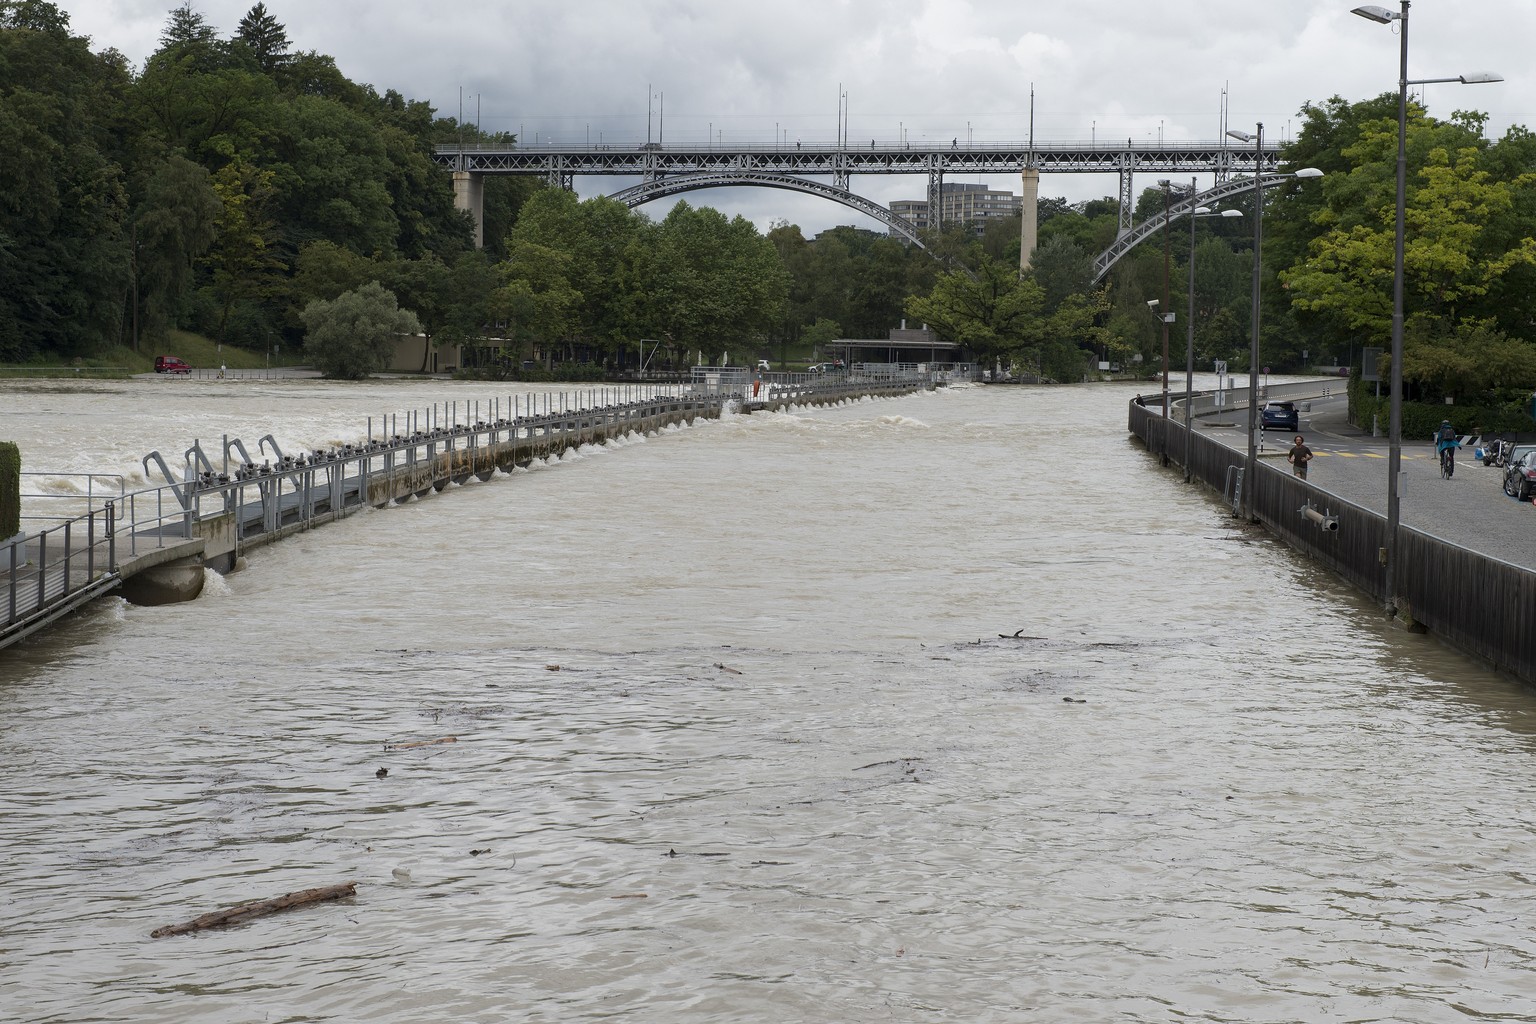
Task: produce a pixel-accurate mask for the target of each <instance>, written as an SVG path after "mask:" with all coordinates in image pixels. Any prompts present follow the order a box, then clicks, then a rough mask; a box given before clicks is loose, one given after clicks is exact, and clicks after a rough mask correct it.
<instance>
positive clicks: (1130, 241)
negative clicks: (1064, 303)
mask: <svg viewBox="0 0 1536 1024" xmlns="http://www.w3.org/2000/svg"><path fill="white" fill-rule="evenodd" d="M1295 177H1296V175H1294V174H1282V173H1273V174H1261V175H1260V176H1259V180H1258V187H1259V188H1261V189H1265V188H1274V187H1275V186H1276V185H1283V184H1285V183H1286V182H1287V181H1291V180H1293V179H1294V178H1295ZM1253 190H1254V180H1253V179H1252V178H1234V179H1233V180H1231V181H1225V182H1222V183H1221V184H1220V185H1217V186H1216V187H1214V188H1208V189H1206V190H1205V191H1204V192H1196V193H1195V194H1194V195H1188V194H1185V195H1184V197H1183V198H1182V199H1180V200H1179V201H1178V202H1176V203H1172V204H1170V205H1169V207H1168V213H1167V216H1166V217H1164V216H1155V217H1149V218H1147V219H1146V220H1144V221H1142V222H1141V223H1140V224H1138V225H1136V226H1135V227H1134V228H1132V229H1131V230H1130V231H1127V232H1126V233H1125V234H1123V235H1121V236H1120V237H1119V238H1117V239H1115V240H1114V242H1113V243H1111V244H1110V246H1109V248H1107V249H1105V250H1104V251H1103V252H1101V253H1100V254H1099V255H1098V256H1097V257H1096V258H1095V259H1094V261H1093V280H1094V283H1098V282H1099V281H1102V280H1104V275H1105V274H1108V273H1109V271H1110V268H1111V267H1113V266H1114V265H1115V264H1116V263H1119V262H1120V259H1121V258H1122V257H1123V256H1125V254H1126V253H1128V252H1130V251H1131V250H1132V249H1134V248H1136V246H1138V245H1140V244H1141V243H1142V242H1144V241H1146V240H1147V239H1148V238H1150V237H1151V236H1153V235H1155V234H1157V233H1158V232H1159V231H1162V230H1163V228H1164V227H1165V226H1167V225H1168V224H1169V223H1172V222H1173V221H1176V220H1181V219H1183V218H1184V217H1188V216H1190V215H1191V214H1192V213H1193V212H1194V211H1195V210H1196V209H1197V208H1198V207H1201V206H1204V205H1205V204H1206V203H1213V202H1217V201H1218V200H1222V199H1231V198H1232V197H1234V196H1241V195H1244V194H1246V193H1250V192H1252V191H1253Z"/></svg>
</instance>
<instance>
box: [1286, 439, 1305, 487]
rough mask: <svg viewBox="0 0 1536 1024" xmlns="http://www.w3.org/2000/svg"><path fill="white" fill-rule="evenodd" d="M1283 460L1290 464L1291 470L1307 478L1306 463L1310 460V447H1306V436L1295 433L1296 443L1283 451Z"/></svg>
mask: <svg viewBox="0 0 1536 1024" xmlns="http://www.w3.org/2000/svg"><path fill="white" fill-rule="evenodd" d="M1285 460H1286V461H1287V462H1289V463H1290V464H1291V472H1292V473H1295V474H1296V475H1297V476H1299V477H1301V478H1302V479H1303V480H1305V479H1306V478H1307V463H1309V462H1311V461H1312V449H1311V448H1308V447H1307V441H1306V438H1304V437H1302V436H1301V435H1300V434H1297V435H1296V443H1295V444H1293V445H1291V450H1290V451H1288V452H1286V453H1285Z"/></svg>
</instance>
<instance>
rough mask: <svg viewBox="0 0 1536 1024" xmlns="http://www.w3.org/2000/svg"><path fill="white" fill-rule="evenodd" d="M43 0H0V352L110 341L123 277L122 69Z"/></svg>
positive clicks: (115, 335) (118, 325)
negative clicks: (95, 51) (76, 33)
mask: <svg viewBox="0 0 1536 1024" xmlns="http://www.w3.org/2000/svg"><path fill="white" fill-rule="evenodd" d="M88 42H89V41H88V40H86V39H83V38H79V37H74V36H71V35H69V32H68V18H67V16H65V15H64V14H62V13H61V12H60V11H59V10H58V9H57V8H56V7H54V6H53V5H51V4H46V3H38V2H24V3H14V2H13V3H0V182H3V183H4V188H3V189H0V358H3V359H25V358H28V357H29V356H32V355H35V354H37V353H39V352H50V353H54V354H56V355H61V356H69V355H85V354H89V353H91V352H94V351H97V350H99V349H100V348H102V347H104V346H107V345H110V344H113V343H115V342H117V341H118V340H119V339H120V337H121V332H122V328H123V312H124V310H125V309H126V308H127V303H126V299H127V296H128V292H129V286H130V283H131V281H130V247H129V243H128V237H127V233H126V231H125V224H126V221H127V219H128V204H129V199H128V191H127V187H126V182H125V180H124V174H123V170H122V159H123V151H122V130H121V129H122V103H121V96H122V95H123V94H124V93H125V92H126V91H127V89H128V77H127V71H126V68H125V67H124V65H123V64H122V62H121V59H120V57H119V56H118V55H115V54H111V53H109V54H104V55H100V56H98V55H95V54H92V53H91V52H90V50H89V48H88V45H87V44H88Z"/></svg>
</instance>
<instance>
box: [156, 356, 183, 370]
mask: <svg viewBox="0 0 1536 1024" xmlns="http://www.w3.org/2000/svg"><path fill="white" fill-rule="evenodd" d="M155 372H156V373H191V372H192V367H191V366H189V365H187V364H186V363H185V362H183V361H182V360H181V359H178V358H177V357H176V356H155Z"/></svg>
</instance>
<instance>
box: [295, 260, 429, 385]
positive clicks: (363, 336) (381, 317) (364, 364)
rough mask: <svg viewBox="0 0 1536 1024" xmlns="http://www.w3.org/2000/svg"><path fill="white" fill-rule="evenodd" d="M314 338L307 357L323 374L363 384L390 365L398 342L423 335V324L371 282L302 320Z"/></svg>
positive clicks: (309, 309)
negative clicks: (358, 381)
mask: <svg viewBox="0 0 1536 1024" xmlns="http://www.w3.org/2000/svg"><path fill="white" fill-rule="evenodd" d="M300 318H301V319H302V320H303V321H304V326H305V328H306V329H307V330H308V333H307V334H306V335H305V336H304V354H305V355H306V356H308V357H309V361H310V362H311V363H313V364H314V366H315V368H316V369H318V370H319V371H320V372H321V373H322V374H324V375H325V376H327V377H333V378H339V379H341V380H362V379H363V378H364V377H367V376H369V375H370V374H374V373H377V372H378V371H379V370H382V369H383V368H384V367H385V366H387V365H388V364H389V360H390V357H391V356H392V355H393V354H394V351H395V339H396V338H397V337H399V336H400V335H402V334H419V333H421V322H420V321H419V320H417V319H416V314H415V313H412V312H411V311H410V310H406V309H401V308H399V306H398V305H397V304H396V302H395V296H394V293H393V292H390V291H388V290H387V289H386V288H385V287H384V286H383V285H381V284H379V283H378V282H377V281H370V282H368V283H367V284H365V285H363V286H362V287H361V288H358V289H356V290H354V291H350V292H342V293H341V294H340V295H338V296H336V298H334V299H332V300H330V301H329V302H327V301H324V300H316V301H315V302H311V303H310V304H309V305H307V306H305V307H304V312H303V313H302V314H301V315H300Z"/></svg>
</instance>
